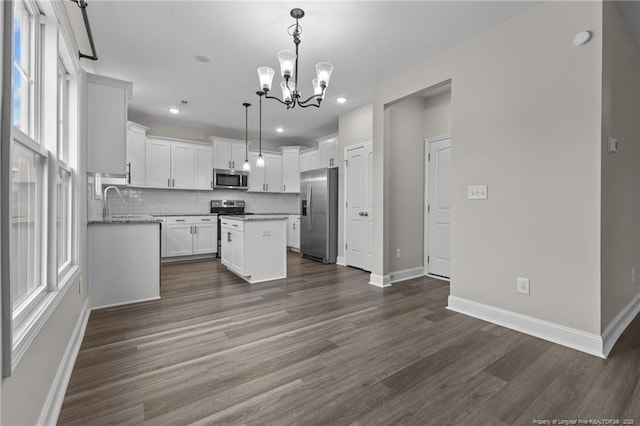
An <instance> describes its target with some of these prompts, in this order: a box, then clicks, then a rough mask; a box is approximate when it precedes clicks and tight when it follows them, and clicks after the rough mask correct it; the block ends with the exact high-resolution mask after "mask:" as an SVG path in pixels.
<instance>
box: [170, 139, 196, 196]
mask: <svg viewBox="0 0 640 426" xmlns="http://www.w3.org/2000/svg"><path fill="white" fill-rule="evenodd" d="M194 153H195V147H194V145H193V144H190V143H181V142H172V143H171V187H172V188H175V189H193V188H194V161H195V155H194Z"/></svg>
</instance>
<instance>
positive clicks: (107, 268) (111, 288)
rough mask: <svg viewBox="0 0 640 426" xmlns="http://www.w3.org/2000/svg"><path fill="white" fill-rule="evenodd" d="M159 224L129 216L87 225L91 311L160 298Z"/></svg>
mask: <svg viewBox="0 0 640 426" xmlns="http://www.w3.org/2000/svg"><path fill="white" fill-rule="evenodd" d="M160 222H161V220H160V219H158V218H155V217H152V216H129V215H127V216H112V217H108V218H106V219H98V220H89V221H88V225H89V227H88V228H89V229H88V254H89V303H90V306H91V308H106V307H109V306H118V305H125V304H129V303H136V302H143V301H148V300H155V299H159V298H160Z"/></svg>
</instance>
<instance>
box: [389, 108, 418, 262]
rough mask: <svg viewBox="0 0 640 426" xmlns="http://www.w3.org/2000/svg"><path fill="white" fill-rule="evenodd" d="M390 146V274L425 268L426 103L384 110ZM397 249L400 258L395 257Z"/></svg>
mask: <svg viewBox="0 0 640 426" xmlns="http://www.w3.org/2000/svg"><path fill="white" fill-rule="evenodd" d="M387 110H388V117H389V139H388V143H389V144H391V150H390V153H389V154H390V156H389V163H390V174H389V184H390V186H391V188H393V190H392V191H391V192H390V193H389V195H388V197H386V198H387V200H386V202H387V203H388V205H389V214H390V216H389V239H388V245H387V249H388V250H389V253H390V256H389V273H390V274H391V273H394V272H397V271H402V270H405V269H411V268H416V267H422V266H423V264H424V223H423V222H424V220H423V218H424V129H423V120H424V116H425V100H424V99H423V98H421V97H417V96H413V97H410V98H408V99H406V100H403V101H401V102H398V103H395V104H393V105H392V106H389V107H387ZM397 249H400V252H401V256H400V258H399V259H398V258H397V257H396V250H397Z"/></svg>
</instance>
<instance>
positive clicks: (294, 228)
mask: <svg viewBox="0 0 640 426" xmlns="http://www.w3.org/2000/svg"><path fill="white" fill-rule="evenodd" d="M293 230H294V231H295V230H296V223H295V222H293Z"/></svg>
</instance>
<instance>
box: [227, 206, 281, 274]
mask: <svg viewBox="0 0 640 426" xmlns="http://www.w3.org/2000/svg"><path fill="white" fill-rule="evenodd" d="M287 219H288V216H287V215H277V214H256V215H234V216H224V215H222V216H220V230H221V242H222V247H221V248H222V255H221V260H222V264H223V265H225V266H226V267H227V268H228V269H229V270H230V271H231V272H233V273H235V274H236V275H238V276H240V277H241V278H243V279H244V280H246V281H247V282H249V283H251V284H254V283H260V282H264V281H271V280H277V279H282V278H286V277H287Z"/></svg>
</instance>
